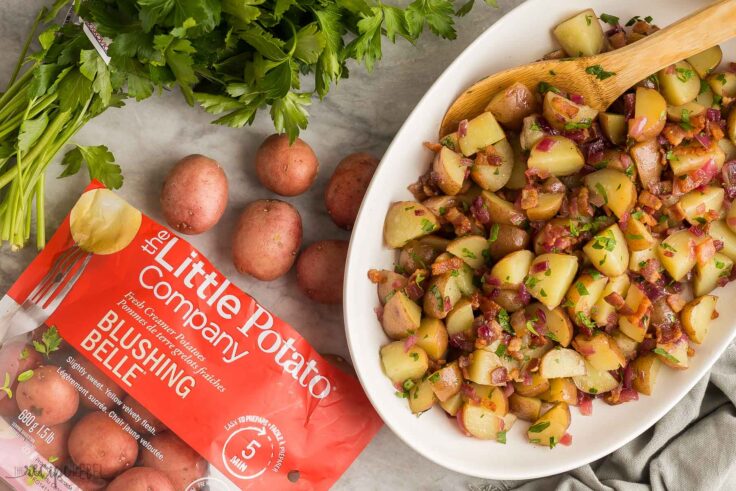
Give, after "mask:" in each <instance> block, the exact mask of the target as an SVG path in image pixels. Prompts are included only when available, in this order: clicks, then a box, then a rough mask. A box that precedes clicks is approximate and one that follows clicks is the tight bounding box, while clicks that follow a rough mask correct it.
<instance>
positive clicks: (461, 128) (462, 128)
mask: <svg viewBox="0 0 736 491" xmlns="http://www.w3.org/2000/svg"><path fill="white" fill-rule="evenodd" d="M467 134H468V120H467V119H463V120H462V121H460V123H458V125H457V136H458V138H462V137H464V136H466V135H467Z"/></svg>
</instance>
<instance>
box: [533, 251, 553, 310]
mask: <svg viewBox="0 0 736 491" xmlns="http://www.w3.org/2000/svg"><path fill="white" fill-rule="evenodd" d="M548 269H549V261H539V262H538V263H534V265H533V266H532V268H531V273H533V274H535V273H544V272H545V271H547V270H548ZM539 312H542V313H544V312H543V311H542V310H540V311H539Z"/></svg>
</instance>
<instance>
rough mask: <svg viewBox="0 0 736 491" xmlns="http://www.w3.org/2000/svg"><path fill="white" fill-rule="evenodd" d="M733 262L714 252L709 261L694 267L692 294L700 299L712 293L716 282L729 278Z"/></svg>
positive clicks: (716, 284)
mask: <svg viewBox="0 0 736 491" xmlns="http://www.w3.org/2000/svg"><path fill="white" fill-rule="evenodd" d="M732 269H733V261H732V260H731V259H730V258H729V257H728V256H724V255H723V254H721V253H720V252H716V254H715V256H713V257H712V258H711V259H710V261H708V262H707V263H705V264H696V265H695V274H694V275H693V293H694V294H695V296H697V297H700V296H702V295H707V294H708V293H710V292H712V291H713V290H715V289H716V287H717V286H718V281H719V280H721V279H723V278H728V277H729V276H731V270H732Z"/></svg>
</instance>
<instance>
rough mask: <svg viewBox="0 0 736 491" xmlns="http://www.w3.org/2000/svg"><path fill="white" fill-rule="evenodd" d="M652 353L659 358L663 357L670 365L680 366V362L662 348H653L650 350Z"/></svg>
mask: <svg viewBox="0 0 736 491" xmlns="http://www.w3.org/2000/svg"><path fill="white" fill-rule="evenodd" d="M652 352H654V353H656V354H658V355H659V356H662V357H664V358H665V359H666V360H668V361H670V362H672V363H676V364H678V365H679V364H680V360H678V359H677V358H676V357H675V356H672V355H671V354H669V353H668V352H667V351H665V350H664V349H663V348H654V349H653V350H652Z"/></svg>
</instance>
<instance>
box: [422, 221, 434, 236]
mask: <svg viewBox="0 0 736 491" xmlns="http://www.w3.org/2000/svg"><path fill="white" fill-rule="evenodd" d="M422 231H424V232H427V233H429V232H432V231H434V223H432V222H430V221H429V220H427V219H426V218H422Z"/></svg>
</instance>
